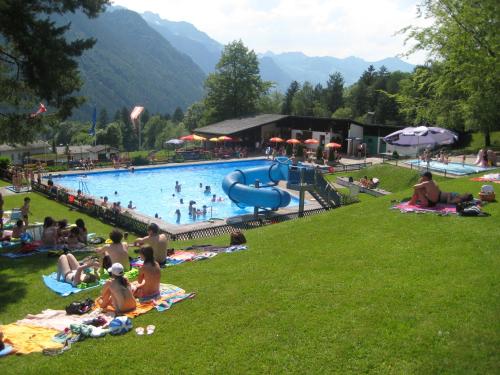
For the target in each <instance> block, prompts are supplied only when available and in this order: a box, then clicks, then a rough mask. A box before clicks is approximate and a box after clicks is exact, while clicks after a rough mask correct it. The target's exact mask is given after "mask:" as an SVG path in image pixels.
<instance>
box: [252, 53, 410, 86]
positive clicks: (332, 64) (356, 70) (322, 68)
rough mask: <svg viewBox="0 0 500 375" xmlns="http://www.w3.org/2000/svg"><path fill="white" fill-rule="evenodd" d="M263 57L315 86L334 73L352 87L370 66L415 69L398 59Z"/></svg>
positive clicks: (300, 55)
mask: <svg viewBox="0 0 500 375" xmlns="http://www.w3.org/2000/svg"><path fill="white" fill-rule="evenodd" d="M261 57H269V58H271V59H273V60H274V62H275V63H276V64H277V65H278V66H279V67H280V68H281V70H283V71H284V72H285V73H286V74H287V75H288V76H290V77H293V79H295V80H296V81H298V82H304V81H309V82H311V83H312V84H313V85H314V84H316V83H322V84H324V83H325V82H326V81H327V79H328V76H329V75H330V74H332V73H334V72H340V73H341V74H342V76H343V77H344V80H345V83H346V85H352V84H353V83H355V82H356V81H357V80H358V79H359V77H360V76H361V74H362V73H363V71H364V70H366V69H367V68H368V66H369V65H373V66H374V67H375V68H376V69H378V68H380V67H381V66H382V65H384V66H385V67H386V68H387V69H388V70H389V71H396V70H400V71H403V72H411V71H413V68H414V66H413V65H411V64H408V63H406V62H404V61H402V60H400V59H398V58H386V59H383V60H379V61H366V60H363V59H361V58H359V57H353V56H351V57H347V58H344V59H339V58H336V57H331V56H323V57H310V56H306V55H305V54H303V53H302V52H286V53H281V54H274V53H272V52H266V53H265V54H263V55H262V56H261Z"/></svg>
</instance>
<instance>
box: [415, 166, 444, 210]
mask: <svg viewBox="0 0 500 375" xmlns="http://www.w3.org/2000/svg"><path fill="white" fill-rule="evenodd" d="M413 189H414V193H413V196H412V197H411V200H410V202H409V203H410V204H411V205H415V204H417V202H418V203H419V204H420V205H422V206H425V207H435V206H436V204H437V203H438V202H439V200H440V198H441V191H440V190H439V187H438V186H437V185H436V183H435V182H434V181H433V180H432V173H431V172H424V173H422V177H421V178H420V180H419V182H418V184H416V185H413Z"/></svg>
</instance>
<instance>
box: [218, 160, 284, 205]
mask: <svg viewBox="0 0 500 375" xmlns="http://www.w3.org/2000/svg"><path fill="white" fill-rule="evenodd" d="M289 164H290V161H289V159H288V158H281V157H280V158H277V159H276V161H275V162H274V163H273V164H271V165H266V166H263V167H256V168H248V169H237V170H235V171H234V172H231V173H229V174H228V175H226V177H224V180H223V181H222V189H224V192H225V193H226V194H227V196H228V197H229V199H231V200H232V201H233V202H234V203H236V204H243V205H246V206H253V207H261V208H270V209H278V208H280V207H286V206H288V205H289V204H290V199H291V196H290V194H289V193H288V192H286V191H284V190H281V189H278V188H277V187H276V185H277V184H278V182H280V181H281V180H288V166H289ZM256 180H259V184H260V185H259V186H260V187H259V188H256V187H255V186H254V184H255V181H256Z"/></svg>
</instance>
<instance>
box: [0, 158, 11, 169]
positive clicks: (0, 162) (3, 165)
mask: <svg viewBox="0 0 500 375" xmlns="http://www.w3.org/2000/svg"><path fill="white" fill-rule="evenodd" d="M9 165H10V159H9V158H7V157H0V169H7V168H9Z"/></svg>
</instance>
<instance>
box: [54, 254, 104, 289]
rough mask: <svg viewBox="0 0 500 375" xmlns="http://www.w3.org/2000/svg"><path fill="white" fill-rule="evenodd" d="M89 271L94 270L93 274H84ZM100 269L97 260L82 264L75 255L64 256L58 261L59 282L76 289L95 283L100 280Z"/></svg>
mask: <svg viewBox="0 0 500 375" xmlns="http://www.w3.org/2000/svg"><path fill="white" fill-rule="evenodd" d="M87 269H92V270H93V273H86V272H84V271H85V270H87ZM98 269H99V262H97V261H95V260H89V261H87V262H85V263H83V264H80V263H78V261H77V260H76V258H75V257H74V255H73V254H63V255H61V256H60V257H59V260H58V261H57V280H58V281H64V282H66V283H69V284H71V285H73V286H75V287H76V286H77V285H78V284H80V283H93V282H95V281H97V280H99V274H98V273H97V270H98Z"/></svg>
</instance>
